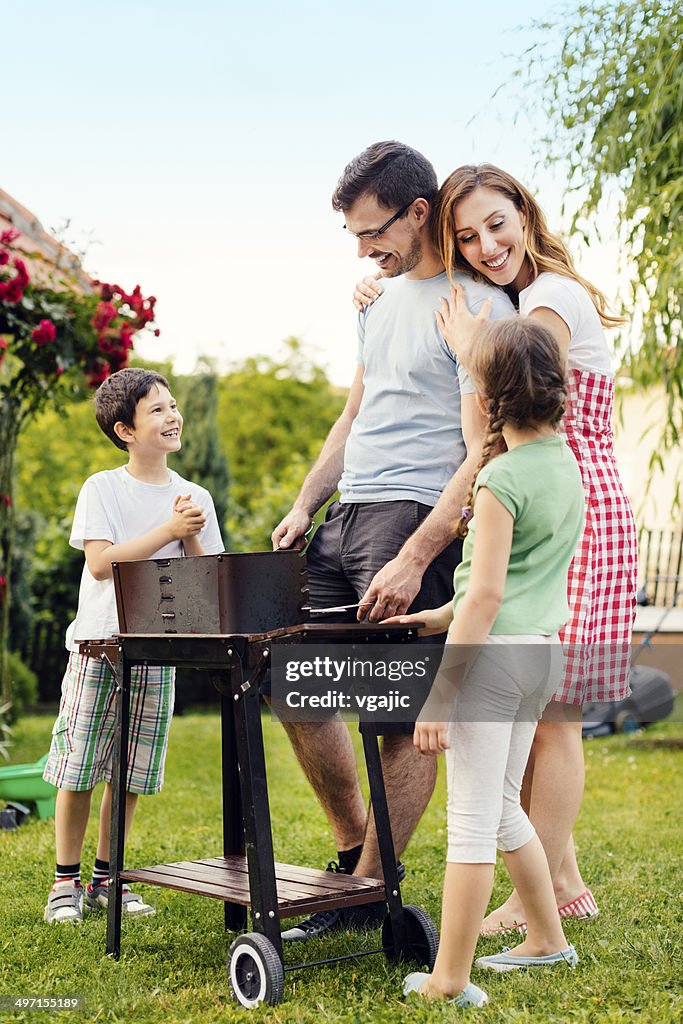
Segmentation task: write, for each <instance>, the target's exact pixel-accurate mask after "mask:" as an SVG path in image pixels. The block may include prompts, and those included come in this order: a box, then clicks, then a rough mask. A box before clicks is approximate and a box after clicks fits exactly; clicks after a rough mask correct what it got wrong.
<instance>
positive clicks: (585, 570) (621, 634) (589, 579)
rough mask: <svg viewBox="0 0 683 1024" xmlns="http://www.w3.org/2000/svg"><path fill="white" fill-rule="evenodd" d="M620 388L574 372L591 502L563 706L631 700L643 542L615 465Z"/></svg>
mask: <svg viewBox="0 0 683 1024" xmlns="http://www.w3.org/2000/svg"><path fill="white" fill-rule="evenodd" d="M613 396H614V381H613V380H612V378H611V377H609V376H607V374H604V373H596V372H594V371H592V370H570V371H569V392H568V403H567V413H566V415H565V418H564V423H563V425H564V430H565V432H566V435H567V443H568V444H569V447H570V448H571V449H572V451H573V452H574V454H575V456H576V458H577V461H578V463H579V467H580V469H581V477H582V480H583V486H584V492H585V495H586V526H585V529H584V532H583V535H582V537H581V540H580V541H579V545H578V547H577V549H576V554H575V555H574V560H573V561H572V563H571V565H570V567H569V583H568V595H567V596H568V599H569V609H570V619H569V622H568V623H567V625H566V626H565V627H564V629H563V630H562V631H561V632H560V638H561V639H562V642H563V644H564V645H565V651H566V671H565V677H564V682H563V684H562V686H561V687H560V689H559V690H558V691H557V692H556V693H555V695H554V700H557V701H561V702H562V703H564V704H586V703H589V702H591V701H605V700H609V701H616V700H623V698H624V697H626V696H628V694H629V692H630V690H629V667H630V643H631V631H632V629H633V620H634V616H635V607H636V579H637V568H638V565H637V562H638V539H637V534H636V524H635V520H634V518H633V510H632V509H631V503H630V502H629V500H628V498H627V497H626V494H625V493H624V489H623V486H622V483H621V480H620V479H619V473H618V470H617V466H616V462H615V460H614V453H613V442H614V436H613V434H612V426H611V415H612V401H613Z"/></svg>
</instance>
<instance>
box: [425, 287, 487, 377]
mask: <svg viewBox="0 0 683 1024" xmlns="http://www.w3.org/2000/svg"><path fill="white" fill-rule="evenodd" d="M492 306H493V303H492V302H491V299H486V301H485V302H484V304H483V306H482V307H481V309H480V310H479V312H478V313H477V315H476V316H472V314H471V313H470V311H469V309H468V308H467V300H466V299H465V289H464V288H463V287H462V285H460V284H456V285H453V287H452V288H451V300H450V302H449V301H448V299H444V298H442V299H440V300H439V309H438V310H437V312H436V323H437V326H438V328H439V330H440V331H441V333H442V334H443V336H444V340H445V342H446V344H447V345H448V347H449V348H450V350H451V352H452V353H453V354H454V355H455V356H457V357H458V359H459V360H460V362H461V363H462V365H463V366H464V367H465V369H466V370H468V369H469V366H468V358H469V353H470V348H471V346H472V339H473V338H474V335H475V334H476V333H477V331H478V330H479V329H480V327H481V326H482V325H483V324H485V323H486V322H487V320H488V319H489V317H490V316H491V307H492Z"/></svg>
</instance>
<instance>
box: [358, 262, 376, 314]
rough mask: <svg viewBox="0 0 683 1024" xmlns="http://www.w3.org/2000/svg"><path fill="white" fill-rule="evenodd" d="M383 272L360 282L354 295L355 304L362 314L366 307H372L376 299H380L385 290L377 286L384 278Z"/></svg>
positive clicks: (371, 275)
mask: <svg viewBox="0 0 683 1024" xmlns="http://www.w3.org/2000/svg"><path fill="white" fill-rule="evenodd" d="M382 276H383V275H382V271H381V270H380V271H379V273H377V274H370V275H368V276H367V277H364V278H363V280H362V281H359V282H358V284H357V285H356V287H355V290H354V293H353V304H354V306H355V307H356V309H357V310H358V312H359V313H362V312H363V310H364V309H365V307H366V306H371V305H372V303H373V302H374V301H375V299H378V298H379V297H380V295H381V294H382V292H383V291H384V289H383V288H382V286H381V285H379V284H377V282H378V281H379V279H380V278H381V277H382Z"/></svg>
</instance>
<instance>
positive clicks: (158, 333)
mask: <svg viewBox="0 0 683 1024" xmlns="http://www.w3.org/2000/svg"><path fill="white" fill-rule="evenodd" d="M160 334H161V331H160V330H159V328H158V327H157V329H156V330H155V332H154V337H155V338H158V337H159V335H160Z"/></svg>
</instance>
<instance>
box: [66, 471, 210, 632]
mask: <svg viewBox="0 0 683 1024" xmlns="http://www.w3.org/2000/svg"><path fill="white" fill-rule="evenodd" d="M168 474H169V479H168V483H167V484H148V483H143V481H142V480H136V478H135V477H134V476H131V474H130V473H129V472H128V470H127V469H126V468H125V466H120V467H119V468H118V469H106V470H104V471H103V472H101V473H95V474H94V475H93V476H91V477H89V478H88V479H87V480H86V481H85V483H84V484H83V486H82V488H81V492H80V494H79V495H78V501H77V502H76V511H75V513H74V521H73V526H72V527H71V536H70V538H69V543H70V544H71V546H72V547H74V548H79V549H80V550H81V551H82V550H83V547H84V544H85V541H87V540H109V541H111V542H112V544H121V543H123V542H124V541H129V540H135V538H136V537H141V536H142V535H143V534H145V533H149V531H150V530H154V529H156V527H158V526H162V525H163V524H164V523H167V522H168V520H169V519H170V518H171V516H172V514H173V500H174V498H175V497H176V496H177V495H179V494H183V495H184V494H189V495H190V496H191V499H192V501H193V502H195V504H197V505H200V506H201V508H202V509H203V511H204V513H205V515H206V524H205V525H204V527H203V529H202V531H201V533H200V534H199V535H198V536H199V540H200V542H201V544H202V547H203V548H204V551H205V552H206V554H207V555H214V554H218V553H220V552H221V551H223V550H225V549H224V546H223V540H222V538H221V532H220V529H219V526H218V520H217V519H216V511H215V509H214V507H213V499H212V497H211V495H210V494H209V492H208V491H207V490H206V488H204V487H200V486H199V485H198V484H194V483H192V482H191V481H189V480H185V479H183V477H181V476H179V475H178V473H175V472H174V471H173V470H169V471H168ZM184 554H185V551H184V548H183V544H182V541H180V540H175V541H172V542H171V543H170V544H166V545H164V547H162V548H160V549H159V550H158V551H155V552H154V554H153V555H150V558H181V557H182V556H183V555H184ZM118 629H119V621H118V616H117V614H116V598H115V595H114V580H113V579H112V578H111V577H109V579H106V580H96V579H95V577H94V576H93V575H92V574H91V572H90V570H89V569H88V563H87V562H86V563H85V565H84V566H83V574H82V576H81V586H80V591H79V595H78V611H77V612H76V618H75V619H74V621H73V622H72V623H71V625H70V626H69V628H68V629H67V631H66V647H67V650H69V651H77V650H78V641H79V640H98V639H102V640H104V639H106V638H107V637H110V636H112V635H113V634H114V633H117V632H118Z"/></svg>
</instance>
